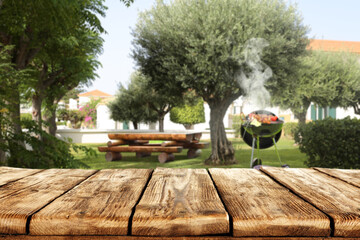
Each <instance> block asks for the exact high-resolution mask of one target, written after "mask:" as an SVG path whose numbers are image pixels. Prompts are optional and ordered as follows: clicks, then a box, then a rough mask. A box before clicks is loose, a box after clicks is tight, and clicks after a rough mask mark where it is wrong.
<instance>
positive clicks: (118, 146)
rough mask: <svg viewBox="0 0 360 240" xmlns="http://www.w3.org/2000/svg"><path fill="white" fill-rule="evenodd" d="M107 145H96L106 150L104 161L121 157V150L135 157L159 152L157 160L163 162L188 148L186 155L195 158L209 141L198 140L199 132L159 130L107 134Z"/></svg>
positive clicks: (100, 149) (172, 158) (101, 150)
mask: <svg viewBox="0 0 360 240" xmlns="http://www.w3.org/2000/svg"><path fill="white" fill-rule="evenodd" d="M108 136H109V139H111V140H113V141H109V142H107V147H98V150H99V151H100V152H106V154H105V159H106V161H117V160H121V159H122V155H121V153H122V152H135V153H136V156H137V157H148V156H150V155H151V153H152V152H160V154H159V156H158V160H159V162H160V163H165V162H168V161H172V160H174V159H175V156H174V153H179V152H181V151H182V150H183V149H188V152H187V157H188V158H195V157H198V156H199V155H200V154H201V150H200V149H203V148H207V147H209V143H205V142H199V141H200V138H201V132H194V133H173V132H171V133H159V132H151V133H150V132H145V133H144V132H131V133H116V134H112V133H110V134H108ZM150 140H158V141H159V140H161V141H164V142H162V143H149V141H150Z"/></svg>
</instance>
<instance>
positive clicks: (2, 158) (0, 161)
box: [0, 113, 6, 166]
mask: <svg viewBox="0 0 360 240" xmlns="http://www.w3.org/2000/svg"><path fill="white" fill-rule="evenodd" d="M0 114H1V113H0ZM0 118H2V116H0ZM2 129H3V126H2V125H1V124H0V144H1V145H3V144H5V139H4V138H3V136H2ZM4 165H6V155H5V152H4V151H3V150H1V149H0V166H4Z"/></svg>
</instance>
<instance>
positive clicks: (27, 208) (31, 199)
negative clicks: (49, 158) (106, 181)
mask: <svg viewBox="0 0 360 240" xmlns="http://www.w3.org/2000/svg"><path fill="white" fill-rule="evenodd" d="M94 172H95V170H80V169H49V170H45V171H43V172H39V173H37V174H35V175H32V176H28V177H26V178H22V179H20V180H18V181H16V182H12V183H9V184H7V185H4V186H2V187H1V188H0V233H7V234H24V233H26V221H27V218H28V217H29V216H31V215H32V214H33V213H34V212H36V211H38V210H39V209H41V208H42V207H44V206H45V205H46V204H48V203H49V202H51V201H52V200H54V199H55V198H57V197H58V196H60V195H61V194H63V193H64V192H66V191H67V190H69V189H71V188H73V187H74V186H75V185H76V184H78V183H80V182H81V181H83V180H84V179H85V178H87V177H88V176H90V175H91V174H93V173H94Z"/></svg>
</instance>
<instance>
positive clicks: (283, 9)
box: [133, 0, 308, 164]
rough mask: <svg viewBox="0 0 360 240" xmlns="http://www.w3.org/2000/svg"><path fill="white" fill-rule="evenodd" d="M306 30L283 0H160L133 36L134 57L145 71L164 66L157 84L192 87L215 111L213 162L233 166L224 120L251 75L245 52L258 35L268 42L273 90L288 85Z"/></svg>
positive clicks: (210, 160) (267, 60)
mask: <svg viewBox="0 0 360 240" xmlns="http://www.w3.org/2000/svg"><path fill="white" fill-rule="evenodd" d="M306 33H307V27H306V26H304V25H303V24H302V19H301V16H300V14H299V13H298V12H297V10H296V8H295V7H294V6H292V5H289V4H287V3H286V2H285V1H283V0H224V1H217V0H208V1H205V0H201V1H198V0H179V1H170V2H166V3H165V2H163V1H158V2H157V3H156V4H155V6H154V7H153V8H152V9H150V10H148V11H145V12H143V13H141V14H140V17H139V20H138V23H137V25H136V28H135V29H134V31H133V36H134V41H133V45H134V50H133V57H134V59H135V60H136V61H137V63H138V65H139V67H140V69H141V71H143V72H145V73H146V72H151V71H153V69H154V68H157V69H160V70H161V72H162V74H163V75H167V77H166V78H152V81H153V84H154V85H156V86H158V87H161V86H162V85H174V86H179V91H180V90H183V89H193V90H195V91H196V93H197V94H198V96H201V97H202V98H203V99H204V101H206V102H207V103H208V104H209V107H210V110H211V112H210V130H211V144H212V152H211V156H210V157H209V158H208V159H207V160H206V161H205V162H206V163H208V164H232V163H235V162H236V160H235V157H234V149H233V147H232V145H231V143H230V142H229V141H228V139H227V138H226V133H225V128H224V125H223V121H222V120H223V118H224V115H225V113H226V110H227V109H228V107H229V106H230V104H231V103H232V102H233V101H234V100H236V99H237V98H239V97H240V96H242V95H244V90H243V89H242V88H241V87H240V85H239V84H238V80H239V78H240V76H243V75H245V76H246V75H248V74H251V67H249V66H248V65H247V64H246V61H245V60H246V56H245V55H246V54H244V50H245V47H246V44H247V42H248V41H249V40H250V39H253V38H263V39H265V40H266V41H267V42H268V46H267V47H266V48H264V52H263V56H262V59H261V60H262V61H263V62H264V63H265V64H266V65H267V66H269V67H271V68H272V71H273V75H272V78H271V79H270V80H269V81H268V87H269V89H270V90H272V91H273V92H274V93H276V92H277V90H276V89H277V88H278V87H279V86H281V84H282V83H283V82H284V81H288V78H287V77H288V75H291V73H292V72H293V69H294V68H296V66H297V64H298V60H297V58H298V56H300V55H302V54H303V53H304V52H305V48H306V45H307V42H308V40H307V38H306Z"/></svg>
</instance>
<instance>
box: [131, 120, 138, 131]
mask: <svg viewBox="0 0 360 240" xmlns="http://www.w3.org/2000/svg"><path fill="white" fill-rule="evenodd" d="M132 123H133V125H134V129H135V130H138V122H132Z"/></svg>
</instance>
